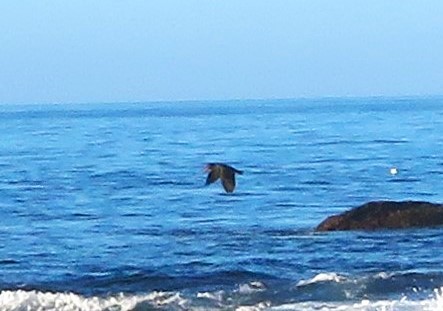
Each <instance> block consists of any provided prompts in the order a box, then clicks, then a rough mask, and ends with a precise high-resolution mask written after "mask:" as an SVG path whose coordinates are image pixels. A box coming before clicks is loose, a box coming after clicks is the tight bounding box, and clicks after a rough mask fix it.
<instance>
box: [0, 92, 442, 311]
mask: <svg viewBox="0 0 443 311" xmlns="http://www.w3.org/2000/svg"><path fill="white" fill-rule="evenodd" d="M207 162H225V163H229V164H231V165H233V166H234V167H236V168H237V169H240V170H243V171H244V175H242V176H237V188H236V191H235V192H234V193H233V194H226V193H225V192H224V190H223V188H222V187H221V185H220V183H219V182H217V183H215V184H212V185H209V186H204V183H205V179H206V175H205V173H204V171H203V167H204V164H205V163H207ZM393 167H395V168H397V170H398V174H396V175H392V174H390V169H391V168H393ZM442 180H443V98H439V97H423V98H421V97H412V98H383V97H379V98H324V99H318V100H316V99H298V100H249V101H243V100H236V101H205V102H167V103H166V102H157V103H134V104H131V103H128V104H124V103H122V104H81V105H60V104H53V105H35V104H34V105H20V106H17V105H15V106H12V105H3V106H0V310H109V311H111V310H112V311H116V310H136V311H140V310H401V311H403V310H443V248H442V247H443V228H431V229H412V230H384V231H377V232H371V231H350V232H330V233H316V232H314V228H315V227H316V225H318V224H319V223H320V222H321V221H322V220H324V219H325V218H326V217H328V216H330V215H332V214H336V213H340V212H343V211H345V210H348V209H350V208H353V207H356V206H358V205H360V204H363V203H366V202H368V201H373V200H400V201H401V200H425V201H432V202H443V187H442Z"/></svg>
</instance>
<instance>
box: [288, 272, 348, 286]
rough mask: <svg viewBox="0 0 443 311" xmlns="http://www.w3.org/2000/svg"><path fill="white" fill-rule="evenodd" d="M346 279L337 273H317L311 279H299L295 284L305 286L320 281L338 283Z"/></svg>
mask: <svg viewBox="0 0 443 311" xmlns="http://www.w3.org/2000/svg"><path fill="white" fill-rule="evenodd" d="M344 280H346V278H345V277H343V276H340V275H338V274H337V273H334V272H331V273H319V274H317V275H316V276H314V277H313V278H312V279H309V280H301V281H299V282H298V283H297V286H306V285H310V284H315V283H321V282H336V283H340V282H342V281H344Z"/></svg>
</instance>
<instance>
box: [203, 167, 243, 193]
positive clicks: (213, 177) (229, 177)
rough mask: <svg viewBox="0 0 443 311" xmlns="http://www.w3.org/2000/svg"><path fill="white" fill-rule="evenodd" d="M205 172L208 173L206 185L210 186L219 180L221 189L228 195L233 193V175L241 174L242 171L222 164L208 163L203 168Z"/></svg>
mask: <svg viewBox="0 0 443 311" xmlns="http://www.w3.org/2000/svg"><path fill="white" fill-rule="evenodd" d="M205 171H206V172H207V173H209V174H208V177H207V178H206V185H209V184H212V183H214V182H216V181H217V180H218V179H219V178H220V179H221V182H222V185H223V188H224V189H225V191H226V192H229V193H230V192H233V191H234V188H235V174H236V173H237V174H240V175H242V174H243V171H239V170H238V169H236V168H233V167H232V166H229V165H227V164H224V163H208V164H206V166H205Z"/></svg>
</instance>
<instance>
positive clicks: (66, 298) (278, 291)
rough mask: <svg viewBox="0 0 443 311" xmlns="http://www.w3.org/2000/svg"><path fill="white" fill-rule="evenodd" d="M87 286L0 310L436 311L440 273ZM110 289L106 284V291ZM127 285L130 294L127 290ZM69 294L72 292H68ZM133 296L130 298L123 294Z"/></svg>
mask: <svg viewBox="0 0 443 311" xmlns="http://www.w3.org/2000/svg"><path fill="white" fill-rule="evenodd" d="M108 277H110V276H109V275H105V276H101V277H99V279H100V280H96V281H93V280H89V283H90V282H92V283H93V284H89V286H88V284H87V283H88V282H83V283H82V284H77V286H76V287H75V288H82V287H84V286H86V287H91V286H92V287H93V288H94V287H95V288H99V287H101V286H103V285H105V284H104V283H106V286H105V287H106V288H107V289H108V291H104V290H99V291H95V292H88V291H83V293H81V292H82V290H79V292H75V291H72V290H71V289H72V283H71V282H70V284H71V286H58V287H57V286H56V287H52V289H51V286H49V288H48V287H46V288H45V287H43V288H42V287H31V286H26V287H19V288H15V289H14V288H11V287H10V288H8V289H5V290H3V291H1V292H0V309H1V310H5V311H21V310H41V311H46V310H115V311H117V310H119V311H124V310H134V311H141V310H153V309H154V310H220V309H228V310H251V311H252V310H254V311H255V310H325V311H328V310H365V311H366V310H410V311H415V310H429V311H433V310H443V275H442V274H441V273H438V272H436V273H420V272H408V273H395V272H378V273H374V274H369V275H363V276H355V275H346V274H341V273H336V272H324V273H318V274H316V275H314V276H312V277H311V278H306V279H301V280H299V281H298V282H295V281H294V280H291V279H282V278H275V277H273V276H270V275H266V274H258V273H249V272H245V271H243V272H242V271H231V272H229V271H228V272H224V273H216V274H209V275H205V276H200V277H188V278H186V277H176V278H175V279H174V278H172V277H171V276H169V277H168V276H164V277H157V278H152V277H148V276H146V275H145V276H143V275H141V274H136V275H130V276H126V277H124V278H123V279H121V276H120V278H119V279H118V280H116V279H113V278H112V277H111V279H108ZM111 283H112V284H111ZM128 283H130V284H132V286H129V287H126V286H128ZM70 288H71V289H70ZM130 288H132V291H131V290H129V289H130Z"/></svg>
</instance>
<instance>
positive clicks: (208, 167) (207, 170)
mask: <svg viewBox="0 0 443 311" xmlns="http://www.w3.org/2000/svg"><path fill="white" fill-rule="evenodd" d="M214 166H215V164H214V163H207V164H206V165H205V167H204V171H205V172H206V173H209V172H210V171H212V169H213V168H214Z"/></svg>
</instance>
